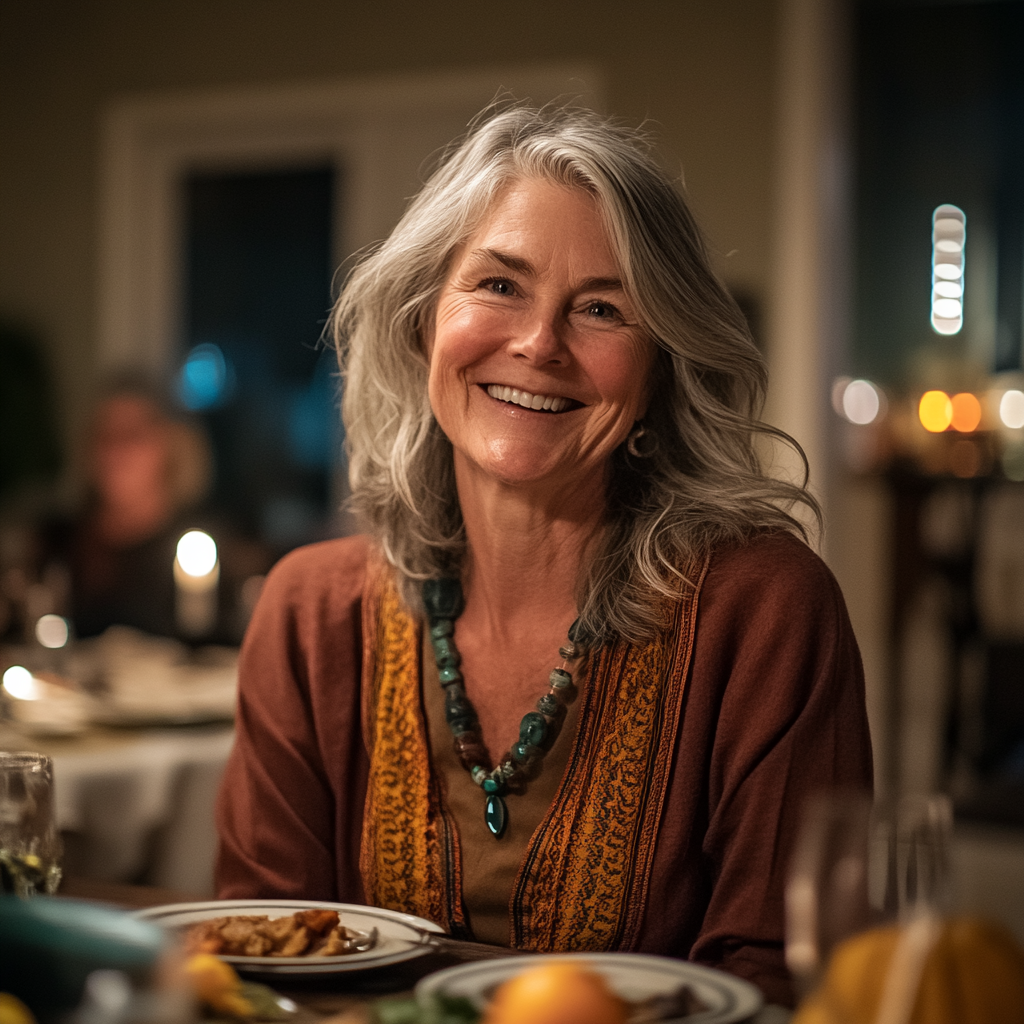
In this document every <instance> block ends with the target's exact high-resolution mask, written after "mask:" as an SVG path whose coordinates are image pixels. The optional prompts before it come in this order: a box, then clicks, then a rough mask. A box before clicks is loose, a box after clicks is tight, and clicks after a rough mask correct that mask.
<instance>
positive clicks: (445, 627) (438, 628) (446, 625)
mask: <svg viewBox="0 0 1024 1024" xmlns="http://www.w3.org/2000/svg"><path fill="white" fill-rule="evenodd" d="M454 634H455V623H454V622H452V620H451V619H440V620H439V621H438V622H435V623H434V624H433V625H432V626H431V627H430V639H431V640H440V639H441V637H443V636H453V635H454Z"/></svg>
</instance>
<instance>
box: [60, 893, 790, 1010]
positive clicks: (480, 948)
mask: <svg viewBox="0 0 1024 1024" xmlns="http://www.w3.org/2000/svg"><path fill="white" fill-rule="evenodd" d="M58 895H59V896H63V897H71V898H75V899H87V900H94V901H99V902H102V903H107V904H111V905H113V906H116V907H119V908H121V909H124V910H143V909H146V908H150V907H156V906H164V905H168V904H175V903H187V902H190V901H192V900H195V899H196V894H194V893H189V892H182V891H179V890H175V889H168V888H161V887H157V886H145V885H126V884H122V883H111V882H103V881H97V880H95V879H87V878H80V877H75V876H70V877H68V878H65V879H64V882H63V883H62V885H61V889H60V892H59V894H58ZM509 956H516V957H524V958H528V957H530V956H532V954H530V953H527V952H523V951H519V950H512V949H506V948H504V947H500V946H489V945H486V944H483V943H477V942H463V941H459V940H455V939H449V938H447V937H440V939H439V940H438V941H437V943H436V947H435V948H434V949H431V951H430V952H429V953H425V954H424V955H422V956H419V957H416V958H415V959H410V960H406V961H403V962H401V963H393V964H388V965H385V966H381V967H372V968H368V969H366V970H362V971H352V972H344V973H338V974H320V975H311V976H304V977H302V978H296V979H290V978H285V977H281V978H280V979H274V980H273V982H272V987H273V988H274V990H275V991H276V992H277V993H278V994H279V995H282V996H285V997H287V998H288V999H291V1000H292V1002H294V1003H295V1004H296V1005H297V1006H298V1007H300V1008H301V1009H302V1010H303V1011H305V1014H304V1016H305V1017H306V1019H307V1020H309V1019H310V1018H312V1019H313V1020H314V1021H315V1022H316V1024H321V1022H322V1024H361V1022H366V1021H369V1020H371V1019H372V1018H371V1016H370V1009H371V1007H372V1006H373V1004H374V1003H375V1002H376V1001H377V1000H380V999H385V998H389V997H390V998H398V997H408V996H411V995H412V994H413V990H414V988H415V986H416V984H417V983H418V982H419V981H420V980H421V979H423V978H425V977H427V976H428V975H430V974H433V973H434V972H436V971H440V970H443V969H444V968H447V967H454V966H456V965H458V964H466V963H471V962H474V961H479V960H491V959H498V958H503V957H509ZM790 1017H791V1013H790V1011H788V1010H786V1009H784V1008H783V1007H780V1006H773V1005H768V1006H765V1007H763V1008H762V1009H761V1010H760V1011H759V1012H758V1013H757V1014H755V1015H754V1016H753V1017H751V1018H749V1019H748V1020H747V1021H745V1022H742V1024H787V1022H788V1021H789V1019H790Z"/></svg>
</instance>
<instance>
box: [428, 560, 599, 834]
mask: <svg viewBox="0 0 1024 1024" xmlns="http://www.w3.org/2000/svg"><path fill="white" fill-rule="evenodd" d="M423 606H424V608H425V609H426V612H427V623H428V625H429V627H430V643H431V646H432V647H433V648H434V658H435V660H436V661H437V671H438V677H439V679H440V681H441V686H442V687H443V688H444V719H445V721H446V722H447V723H448V728H449V729H451V731H452V736H453V737H454V740H455V742H454V747H455V753H456V754H457V755H458V758H459V762H460V763H461V764H462V767H463V768H465V769H466V771H468V772H469V774H470V777H471V778H472V779H473V781H474V782H475V783H476V784H477V785H478V786H480V788H481V789H483V791H484V794H485V795H486V797H487V799H486V801H485V803H484V824H486V826H487V828H488V830H489V831H490V833H491V835H493V836H494V837H495V838H496V839H500V838H501V836H502V835H503V834H504V832H505V828H506V826H507V825H508V808H507V807H506V805H505V800H504V797H505V794H506V793H507V792H508V790H509V784H510V783H512V782H513V781H515V780H518V779H520V778H522V776H523V775H524V774H525V773H526V772H527V771H528V770H529V769H531V768H533V767H535V766H536V765H537V764H538V763H539V761H540V759H541V758H543V756H544V753H545V751H544V746H543V744H544V742H545V740H547V739H548V738H549V737H550V736H551V727H552V724H553V722H554V719H555V718H556V716H557V715H558V713H559V711H560V710H561V708H562V707H563V705H564V704H565V703H566V698H567V697H568V695H569V693H570V691H571V688H572V675H571V674H570V672H569V670H568V668H567V663H568V662H571V661H575V660H576V659H577V658H578V657H579V656H580V648H579V646H578V645H579V644H580V643H581V637H580V635H579V620H577V621H576V622H574V623H573V624H572V626H570V627H569V639H568V640H567V642H566V643H565V645H564V646H563V647H559V648H558V653H559V654H560V655H561V657H562V664H561V666H560V667H558V668H555V669H552V670H551V674H550V675H549V676H548V682H549V683H550V684H551V688H550V689H549V690H548V692H547V693H545V694H544V696H543V697H541V698H540V699H539V700H538V701H537V710H536V711H527V713H526V714H525V715H523V720H522V721H521V722H520V723H519V741H518V742H517V743H513V744H512V748H511V749H510V750H509V752H508V753H507V754H506V755H505V756H504V757H503V758H500V759H499V761H498V764H497V767H495V768H492V769H491V770H490V771H488V770H487V769H486V768H485V767H484V765H485V764H486V763H487V760H488V758H487V752H486V751H485V750H484V745H483V740H482V738H481V736H480V722H479V720H478V718H477V714H476V709H475V708H474V707H473V704H472V702H471V701H470V699H469V697H468V696H467V695H466V689H465V687H464V685H463V681H462V672H461V671H460V670H459V665H460V663H461V661H462V659H461V657H460V655H459V652H458V650H457V649H456V647H455V637H454V634H455V620H456V619H457V618H458V617H459V615H461V614H462V609H463V598H462V584H461V583H460V582H459V581H458V580H457V579H450V578H445V579H436V580H426V581H425V582H424V584H423Z"/></svg>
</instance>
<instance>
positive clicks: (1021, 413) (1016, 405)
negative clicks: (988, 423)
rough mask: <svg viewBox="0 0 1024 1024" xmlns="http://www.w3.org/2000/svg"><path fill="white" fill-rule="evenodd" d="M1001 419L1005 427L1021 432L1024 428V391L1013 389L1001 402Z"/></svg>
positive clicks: (1006, 392) (1007, 392)
mask: <svg viewBox="0 0 1024 1024" xmlns="http://www.w3.org/2000/svg"><path fill="white" fill-rule="evenodd" d="M999 418H1000V419H1001V420H1002V421H1003V426H1004V427H1009V428H1010V429H1011V430H1020V428H1021V427H1024V391H1018V390H1017V389H1016V388H1011V389H1010V390H1009V391H1005V392H1004V393H1003V397H1002V398H1001V399H1000V400H999Z"/></svg>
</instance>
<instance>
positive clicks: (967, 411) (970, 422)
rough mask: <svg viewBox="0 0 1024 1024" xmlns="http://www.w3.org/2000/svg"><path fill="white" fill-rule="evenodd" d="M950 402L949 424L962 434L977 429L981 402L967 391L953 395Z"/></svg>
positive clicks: (979, 420)
mask: <svg viewBox="0 0 1024 1024" xmlns="http://www.w3.org/2000/svg"><path fill="white" fill-rule="evenodd" d="M950 402H951V404H952V406H953V415H952V417H951V419H950V426H952V428H953V429H954V430H959V431H960V433H962V434H970V433H972V432H973V431H975V430H977V429H978V424H979V423H980V422H981V402H979V401H978V399H977V398H975V396H974V395H972V394H971V393H970V392H969V391H962V392H961V393H960V394H959V395H954V396H953V397H952V399H951V400H950Z"/></svg>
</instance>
